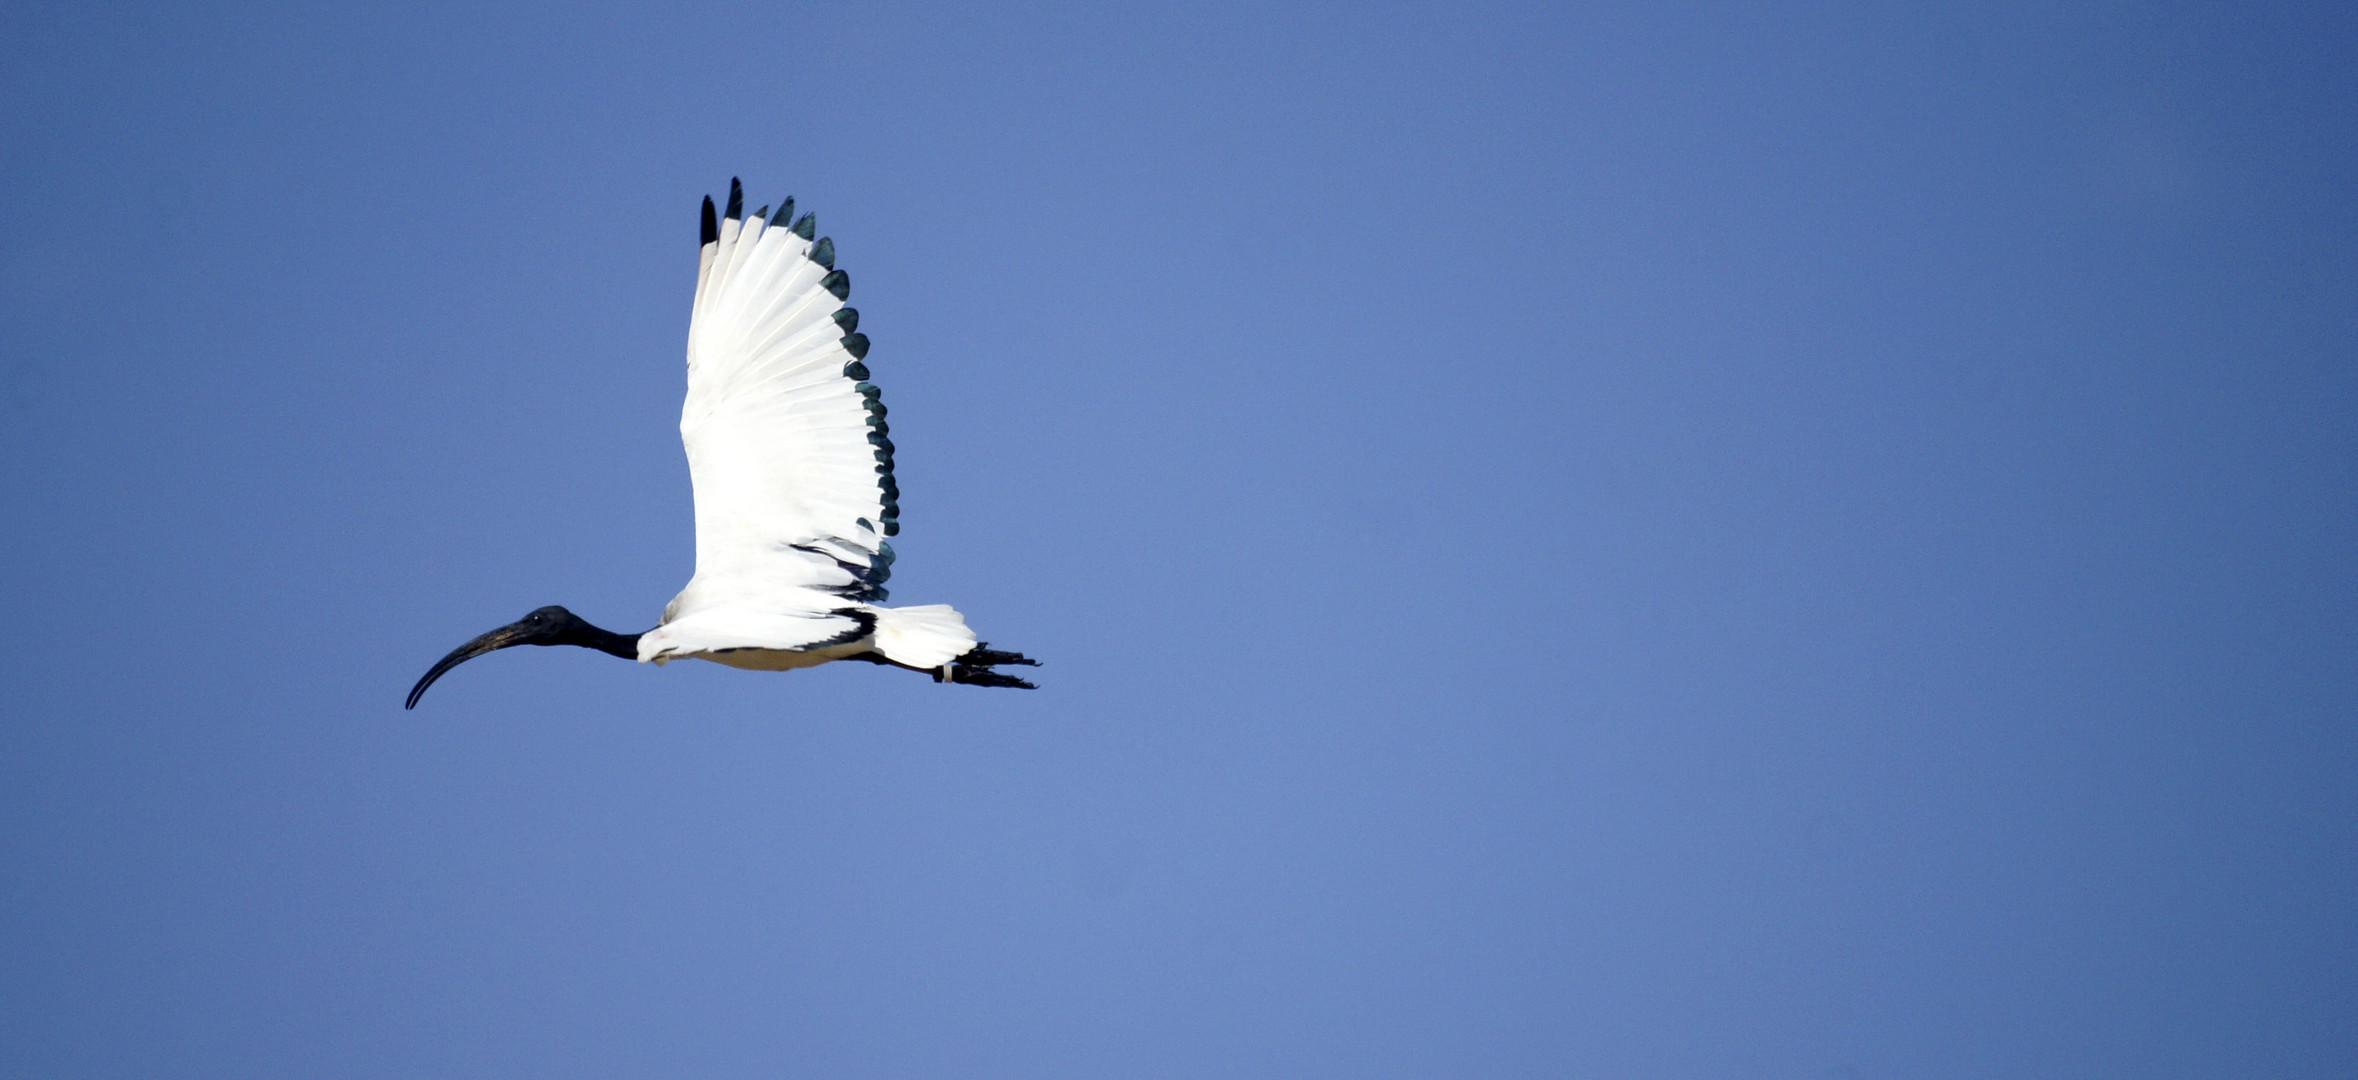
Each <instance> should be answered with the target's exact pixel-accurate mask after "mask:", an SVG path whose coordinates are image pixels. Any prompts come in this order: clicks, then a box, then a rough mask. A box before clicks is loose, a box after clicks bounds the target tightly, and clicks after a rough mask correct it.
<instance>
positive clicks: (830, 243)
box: [811, 236, 835, 270]
mask: <svg viewBox="0 0 2358 1080" xmlns="http://www.w3.org/2000/svg"><path fill="white" fill-rule="evenodd" d="M811 261H812V262H815V263H818V264H819V265H821V266H824V267H826V268H827V269H829V270H833V269H835V241H834V240H833V239H830V238H828V237H824V236H822V237H820V238H819V242H818V243H816V244H812V245H811Z"/></svg>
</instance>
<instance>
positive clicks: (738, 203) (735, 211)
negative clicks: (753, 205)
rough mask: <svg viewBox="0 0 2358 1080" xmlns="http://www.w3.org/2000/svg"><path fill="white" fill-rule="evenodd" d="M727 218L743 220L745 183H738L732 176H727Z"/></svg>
mask: <svg viewBox="0 0 2358 1080" xmlns="http://www.w3.org/2000/svg"><path fill="white" fill-rule="evenodd" d="M728 219H729V220H730V221H743V220H745V185H744V184H741V183H738V182H737V178H736V177H734V176H732V177H730V178H729V213H728Z"/></svg>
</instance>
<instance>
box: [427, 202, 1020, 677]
mask: <svg viewBox="0 0 2358 1080" xmlns="http://www.w3.org/2000/svg"><path fill="white" fill-rule="evenodd" d="M744 206H745V196H744V188H743V187H742V186H741V185H740V184H738V182H737V181H735V180H731V181H729V205H728V211H727V213H726V214H723V215H720V216H719V217H718V218H716V217H715V216H714V214H713V206H712V200H711V199H710V198H706V199H705V200H704V222H703V241H702V249H701V251H700V252H699V253H698V256H697V265H696V303H695V309H694V313H693V315H692V316H691V317H690V319H689V323H688V399H687V403H686V405H685V406H684V407H683V408H682V409H681V410H680V439H681V441H682V442H684V443H686V444H687V448H688V475H689V479H690V480H691V482H693V484H694V485H695V490H696V573H695V576H693V577H691V578H690V579H689V580H688V586H687V588H684V589H681V590H680V594H679V595H678V596H676V597H673V598H672V601H671V603H670V604H668V605H666V606H665V607H664V609H663V620H662V622H661V623H659V624H657V626H656V627H655V628H654V629H652V630H649V631H646V632H645V633H640V634H617V633H614V632H612V631H609V630H602V629H600V628H598V627H596V626H592V625H590V624H589V622H588V621H586V620H584V619H582V618H581V617H580V616H578V615H575V614H573V613H572V612H570V611H567V610H565V609H564V608H562V607H555V606H551V607H544V608H541V609H540V610H538V611H535V612H533V613H532V614H530V615H526V616H525V617H523V618H522V619H519V620H517V621H516V622H514V623H511V624H509V625H507V626H503V627H500V628H499V629H497V630H493V631H491V632H489V633H486V634H484V635H482V636H481V637H478V638H476V639H475V640H473V641H470V642H467V643H466V644H464V645H461V646H459V647H458V648H457V649H454V650H452V651H451V653H450V655H448V656H445V657H443V658H442V659H441V661H440V662H438V663H436V664H435V665H434V667H433V669H432V670H429V671H427V672H426V674H425V676H424V677H423V678H420V679H419V680H418V682H417V685H416V686H415V687H413V688H412V689H411V690H410V692H409V703H408V704H407V705H405V706H404V708H416V707H417V703H418V698H419V696H421V695H423V694H424V693H425V692H426V688H427V687H428V686H431V685H433V683H434V680H436V679H439V678H441V677H442V674H443V673H444V672H446V671H449V670H450V669H452V668H454V667H457V666H458V665H459V664H462V663H464V662H466V661H467V660H470V659H473V658H474V657H477V656H481V655H483V654H484V653H487V652H491V651H493V650H495V649H504V648H507V647H509V646H511V645H579V646H582V647H584V648H590V649H596V650H598V651H600V652H604V653H608V654H611V655H614V656H619V657H622V658H624V659H628V660H638V661H640V662H642V663H656V664H661V663H665V662H667V661H671V660H678V659H681V658H684V657H693V658H695V659H698V660H710V661H713V662H715V663H721V664H727V665H729V666H731V667H739V668H751V669H754V670H759V671H784V670H787V669H789V668H799V667H811V666H814V665H817V664H824V663H826V662H828V661H830V660H865V661H868V662H870V663H876V664H890V665H893V666H896V667H904V668H909V669H911V670H915V671H924V672H929V673H931V674H932V675H933V677H934V681H936V682H957V683H969V684H972V685H976V686H1015V687H1022V688H1024V689H1027V690H1028V689H1033V686H1032V684H1031V683H1028V682H1025V681H1024V680H1022V679H1019V678H1016V677H1015V676H1013V675H1010V674H1006V673H1004V672H999V671H994V670H992V668H993V667H994V666H995V665H1002V664H1006V665H1016V664H1021V665H1033V666H1036V665H1037V663H1038V662H1037V661H1035V660H1032V659H1030V658H1027V657H1025V656H1024V655H1023V654H1021V653H1013V652H1001V651H998V650H994V649H992V648H990V647H989V643H988V642H978V641H976V640H975V636H974V631H972V630H969V629H967V628H966V620H965V618H964V617H963V616H961V615H959V614H958V612H957V610H956V609H954V608H952V607H950V606H949V605H946V604H928V605H924V606H920V607H898V608H893V607H885V606H883V601H884V599H885V590H884V582H885V579H886V578H888V577H890V576H891V575H892V563H893V551H892V545H891V544H889V543H887V542H886V541H885V538H886V537H889V536H893V535H896V534H897V533H899V532H900V516H901V507H900V495H901V490H900V485H899V484H897V483H895V482H894V480H893V475H892V439H891V438H890V437H889V433H890V429H889V428H888V427H887V426H886V425H885V422H884V416H885V409H884V404H883V402H882V401H880V400H878V395H877V390H876V387H875V386H874V385H872V384H870V383H869V382H868V368H867V365H866V364H865V363H864V362H863V361H864V360H865V359H866V357H867V355H868V337H867V335H865V334H862V333H860V332H859V330H858V327H859V322H860V315H859V312H857V311H855V310H853V309H852V308H849V307H845V306H844V303H843V302H844V300H845V299H847V298H849V297H850V295H851V279H850V278H849V277H848V276H846V275H845V274H844V272H843V271H841V270H838V269H836V268H835V242H834V241H833V240H830V239H828V238H826V237H823V236H822V237H819V238H818V239H816V240H813V239H812V237H813V235H814V234H815V233H816V231H817V230H816V229H815V227H814V225H813V222H812V218H811V215H809V214H804V215H803V216H802V217H801V218H800V219H799V220H798V219H796V218H795V217H794V200H793V199H791V198H789V199H787V200H786V202H785V204H784V205H783V206H781V207H780V208H779V209H778V211H777V212H776V213H774V214H773V213H770V211H769V208H768V207H766V206H765V207H762V208H761V209H759V210H756V211H754V212H753V216H751V217H750V218H749V217H746V216H745V213H744ZM790 222H791V224H789V223H790Z"/></svg>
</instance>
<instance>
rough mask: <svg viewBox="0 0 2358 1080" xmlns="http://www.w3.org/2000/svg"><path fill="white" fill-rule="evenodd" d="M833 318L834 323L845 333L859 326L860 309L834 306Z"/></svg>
mask: <svg viewBox="0 0 2358 1080" xmlns="http://www.w3.org/2000/svg"><path fill="white" fill-rule="evenodd" d="M834 318H835V325H836V326H837V327H838V328H839V329H841V330H842V331H843V332H844V333H846V334H848V333H851V332H852V331H854V330H857V329H859V328H860V309H858V308H856V307H839V308H836V309H835V316H834Z"/></svg>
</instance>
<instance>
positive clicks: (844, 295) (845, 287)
mask: <svg viewBox="0 0 2358 1080" xmlns="http://www.w3.org/2000/svg"><path fill="white" fill-rule="evenodd" d="M819 287H820V288H822V289H825V290H827V291H828V292H831V293H834V294H835V298H836V299H837V300H849V299H851V275H850V274H846V273H844V272H843V271H841V270H829V271H827V276H826V277H823V278H820V279H819Z"/></svg>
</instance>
